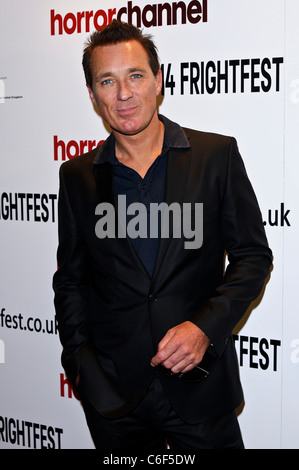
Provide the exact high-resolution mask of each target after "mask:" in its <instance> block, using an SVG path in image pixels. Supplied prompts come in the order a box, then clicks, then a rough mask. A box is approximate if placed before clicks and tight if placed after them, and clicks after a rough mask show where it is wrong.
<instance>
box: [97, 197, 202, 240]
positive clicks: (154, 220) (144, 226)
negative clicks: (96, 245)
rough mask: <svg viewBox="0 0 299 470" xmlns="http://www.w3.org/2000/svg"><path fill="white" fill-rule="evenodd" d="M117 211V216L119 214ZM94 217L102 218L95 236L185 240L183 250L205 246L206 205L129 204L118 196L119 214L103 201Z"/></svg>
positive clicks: (101, 237) (187, 203)
mask: <svg viewBox="0 0 299 470" xmlns="http://www.w3.org/2000/svg"><path fill="white" fill-rule="evenodd" d="M116 212H117V214H116ZM95 214H96V215H99V216H101V218H100V219H99V220H98V221H97V223H96V225H95V233H96V236H97V237H98V238H100V239H103V238H126V236H127V235H128V236H129V238H133V239H135V238H137V237H140V238H159V237H161V238H169V237H171V236H172V237H173V238H182V237H183V238H184V239H185V242H184V248H186V249H198V248H200V247H201V246H202V243H203V204H202V203H194V204H192V203H190V202H186V203H183V204H182V206H181V205H180V204H179V203H178V202H173V203H171V204H170V205H168V204H167V203H166V202H161V203H154V202H152V203H150V204H148V205H147V206H146V205H145V204H143V203H141V202H134V203H131V204H128V205H127V202H126V196H125V195H119V196H118V199H117V211H116V209H115V207H114V205H113V204H111V203H109V202H102V203H99V204H98V205H97V206H96V209H95Z"/></svg>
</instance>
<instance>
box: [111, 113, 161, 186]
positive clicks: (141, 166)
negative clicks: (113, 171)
mask: <svg viewBox="0 0 299 470" xmlns="http://www.w3.org/2000/svg"><path fill="white" fill-rule="evenodd" d="M114 135H115V153H116V157H117V159H118V160H119V161H120V162H121V163H123V164H124V165H127V166H128V167H130V168H132V169H134V170H135V171H137V173H139V175H140V176H141V177H142V178H143V177H144V176H145V174H146V172H147V170H148V169H149V167H150V166H151V165H152V163H153V162H154V160H155V159H156V158H157V157H158V156H159V155H160V154H161V151H162V146H163V140H164V125H163V124H162V122H161V121H160V120H159V119H158V116H156V117H154V120H153V121H152V123H151V125H150V126H148V127H147V128H146V129H144V130H143V131H142V132H140V133H139V134H136V135H121V134H114Z"/></svg>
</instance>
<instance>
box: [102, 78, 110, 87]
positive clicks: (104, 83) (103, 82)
mask: <svg viewBox="0 0 299 470" xmlns="http://www.w3.org/2000/svg"><path fill="white" fill-rule="evenodd" d="M111 83H112V80H111V79H110V78H107V80H103V81H102V83H101V85H103V86H105V85H110V84H111Z"/></svg>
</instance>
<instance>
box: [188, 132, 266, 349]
mask: <svg viewBox="0 0 299 470" xmlns="http://www.w3.org/2000/svg"><path fill="white" fill-rule="evenodd" d="M221 232H222V238H223V243H224V248H225V250H226V252H227V256H228V265H227V268H226V270H225V273H224V276H223V279H222V281H221V282H220V283H219V285H218V286H217V287H216V289H215V290H214V292H213V294H212V295H211V296H210V298H208V299H207V300H206V301H204V303H203V304H202V305H201V307H200V309H199V310H198V311H197V312H196V313H195V314H194V316H193V318H192V319H191V320H192V321H193V322H194V323H195V324H196V325H197V326H199V327H200V328H201V329H202V330H203V331H204V332H205V333H206V335H207V336H208V337H209V338H210V339H211V342H212V343H213V346H214V348H215V350H216V353H217V354H218V355H219V356H221V355H222V353H223V351H224V348H225V345H226V344H227V342H228V339H229V337H230V335H231V333H232V330H233V328H234V327H235V326H236V324H237V323H238V322H239V321H240V319H241V318H242V316H243V315H244V314H245V312H246V310H247V309H248V307H249V306H250V304H251V302H252V301H253V300H255V299H256V298H257V297H258V296H259V294H260V292H261V291H262V289H263V287H264V284H265V281H266V278H267V276H268V275H269V272H270V268H271V265H272V252H271V250H270V249H269V247H268V242H267V239H266V235H265V230H264V224H263V221H262V216H261V212H260V209H259V206H258V202H257V200H256V196H255V194H254V191H253V188H252V186H251V183H250V181H249V179H248V177H247V174H246V170H245V167H244V163H243V161H242V158H241V156H240V154H239V151H238V147H237V143H236V141H235V139H232V144H231V148H230V151H229V156H228V160H227V175H226V185H225V190H224V194H223V201H222V211H221Z"/></svg>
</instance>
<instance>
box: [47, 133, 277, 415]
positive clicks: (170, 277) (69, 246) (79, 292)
mask: <svg viewBox="0 0 299 470" xmlns="http://www.w3.org/2000/svg"><path fill="white" fill-rule="evenodd" d="M184 131H185V133H186V135H187V137H188V139H189V142H190V149H188V150H186V149H184V150H182V149H172V150H170V151H169V154H168V163H167V165H168V166H167V185H166V197H165V202H166V203H168V204H171V203H172V202H179V203H180V204H182V203H183V202H190V203H195V202H199V203H203V243H202V246H201V247H200V248H198V249H185V248H184V240H183V238H174V237H171V236H170V237H169V238H168V239H167V238H161V240H160V244H159V249H158V254H157V260H156V265H155V270H154V274H153V276H152V278H150V277H149V275H148V274H147V272H146V270H145V269H144V267H143V265H142V263H141V261H140V259H139V258H138V256H137V255H136V253H135V252H134V250H133V248H132V246H131V244H130V241H129V239H128V238H120V239H118V238H105V239H99V238H98V237H97V236H96V233H95V225H96V222H97V221H98V219H99V216H97V215H96V214H95V207H96V206H97V204H99V203H100V202H110V203H111V204H115V201H114V197H113V189H112V168H111V166H110V165H109V164H108V163H106V164H102V165H94V164H93V161H94V158H95V156H96V153H97V149H95V150H92V151H91V152H89V153H87V154H86V155H83V156H80V157H77V158H74V159H73V160H70V161H68V162H66V163H64V164H63V165H62V166H61V171H60V195H59V247H58V265H59V269H58V270H57V272H56V273H55V275H54V281H53V286H54V290H55V307H56V315H57V320H58V325H59V332H60V338H61V342H62V345H63V353H62V363H63V365H64V367H65V370H66V372H67V374H68V376H69V378H70V380H71V381H72V382H73V383H74V379H75V377H76V375H77V374H78V373H79V374H80V382H79V387H78V390H79V395H81V397H83V399H86V400H89V401H90V402H91V403H92V405H93V406H94V407H95V408H96V409H97V410H98V411H99V413H101V414H102V415H104V416H120V415H121V414H124V413H126V412H127V411H128V410H130V409H131V408H132V407H133V406H134V405H135V404H136V403H137V402H138V400H140V398H141V397H142V395H143V394H144V393H145V390H146V388H147V386H148V384H149V383H150V381H151V379H152V376H153V373H154V370H153V368H152V367H151V366H150V360H151V358H152V357H153V356H154V355H155V353H156V351H157V345H158V343H159V341H160V340H161V339H162V337H163V336H164V335H165V333H166V332H167V330H168V329H169V328H171V327H173V326H175V325H177V324H179V323H182V322H184V321H186V320H190V321H192V322H194V323H195V324H196V325H197V326H199V327H200V328H201V329H202V330H203V331H204V332H205V333H206V335H207V336H208V337H209V338H210V339H211V342H212V344H213V348H212V349H213V351H212V353H213V354H214V356H215V359H214V365H213V368H212V370H211V373H210V375H209V377H208V378H207V379H205V380H204V381H201V382H199V383H196V384H194V383H192V384H190V383H184V382H182V381H180V380H177V379H173V378H168V377H166V376H164V375H161V380H162V382H163V386H164V388H165V391H166V393H167V394H168V397H169V399H170V401H171V402H172V404H173V406H174V407H175V408H176V410H177V412H178V414H179V415H181V417H183V418H184V419H185V420H186V421H189V422H195V421H201V420H205V419H207V418H209V417H211V416H214V415H217V414H222V413H225V412H228V411H231V410H232V409H234V408H235V407H237V406H238V405H239V404H240V402H241V401H242V398H243V395H242V388H241V384H240V380H239V373H238V363H237V358H236V353H235V349H234V345H233V340H232V336H231V333H232V330H233V328H234V326H235V325H236V324H237V323H238V322H239V320H240V319H241V317H242V316H243V315H244V313H245V311H246V310H247V308H248V307H249V305H250V303H251V302H252V301H253V300H254V299H255V298H256V297H257V296H258V295H259V293H260V291H261V290H262V288H263V285H264V282H265V279H266V277H267V275H268V274H269V270H270V266H271V264H272V255H271V251H270V249H269V248H268V244H267V240H266V237H265V233H264V227H263V222H262V218H261V214H260V210H259V207H258V204H257V201H256V197H255V195H254V192H253V189H252V187H251V184H250V182H249V180H248V177H247V175H246V171H245V168H244V165H243V162H242V159H241V157H240V155H239V152H238V148H237V144H236V141H235V139H233V138H231V137H225V136H221V135H216V134H211V133H203V132H198V131H194V130H190V129H184ZM103 145H104V146H105V143H104V144H103ZM103 150H104V151H105V147H104V149H103ZM225 252H227V253H228V259H229V264H228V267H227V269H226V271H225V273H224V254H225ZM206 354H210V352H209V351H208V352H207V353H206Z"/></svg>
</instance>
